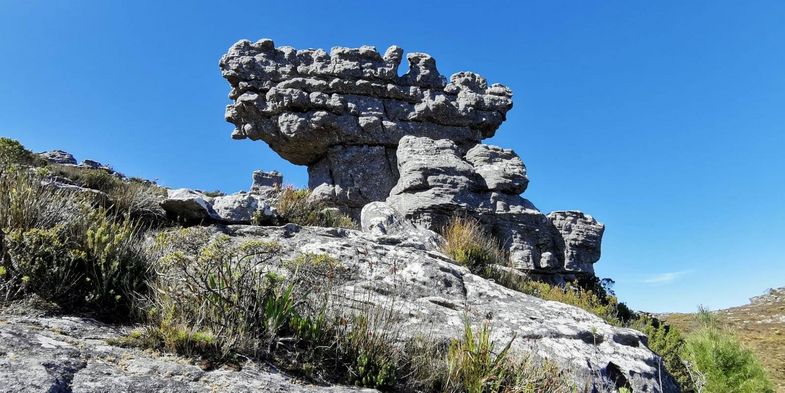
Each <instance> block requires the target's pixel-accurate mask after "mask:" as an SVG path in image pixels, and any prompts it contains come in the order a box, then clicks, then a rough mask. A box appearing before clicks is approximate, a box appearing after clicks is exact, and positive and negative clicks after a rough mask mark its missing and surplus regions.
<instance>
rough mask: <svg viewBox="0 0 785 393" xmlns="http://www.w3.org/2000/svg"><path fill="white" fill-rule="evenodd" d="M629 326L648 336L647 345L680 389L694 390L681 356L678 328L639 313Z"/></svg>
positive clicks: (682, 347) (686, 392) (681, 339)
mask: <svg viewBox="0 0 785 393" xmlns="http://www.w3.org/2000/svg"><path fill="white" fill-rule="evenodd" d="M630 327H631V328H633V329H636V330H640V331H641V332H643V334H645V335H646V336H647V337H648V345H647V346H648V347H649V349H651V350H652V351H654V352H656V353H657V354H658V355H660V356H661V357H662V363H663V366H664V367H665V369H666V370H668V372H669V373H670V374H671V375H672V376H673V378H674V379H675V380H676V383H677V384H678V385H679V386H680V387H681V391H682V392H684V393H689V392H694V391H695V384H694V383H693V381H692V377H691V376H690V373H689V370H688V369H687V366H686V365H685V364H684V360H683V359H682V357H681V356H682V353H683V351H684V339H683V338H682V335H681V332H680V331H679V329H678V328H676V327H675V326H670V325H666V324H665V323H663V322H661V321H660V320H658V319H656V318H653V317H651V316H649V315H641V316H640V318H638V319H637V320H635V321H632V322H631V323H630Z"/></svg>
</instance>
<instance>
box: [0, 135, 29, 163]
mask: <svg viewBox="0 0 785 393" xmlns="http://www.w3.org/2000/svg"><path fill="white" fill-rule="evenodd" d="M35 162H36V156H35V155H34V154H33V153H32V152H31V151H30V150H27V149H26V148H25V147H24V146H22V144H21V143H19V142H18V141H16V140H13V139H11V138H4V137H0V164H6V165H7V164H19V165H32V164H33V163H35Z"/></svg>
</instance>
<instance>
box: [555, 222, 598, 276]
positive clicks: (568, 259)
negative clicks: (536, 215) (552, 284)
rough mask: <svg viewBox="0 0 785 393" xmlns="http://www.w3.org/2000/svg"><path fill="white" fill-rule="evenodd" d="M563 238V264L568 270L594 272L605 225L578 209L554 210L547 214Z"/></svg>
mask: <svg viewBox="0 0 785 393" xmlns="http://www.w3.org/2000/svg"><path fill="white" fill-rule="evenodd" d="M548 219H550V220H551V222H552V223H553V225H554V226H556V229H558V230H559V233H561V236H562V239H564V265H565V269H566V270H569V271H580V272H591V273H594V263H595V262H597V261H599V260H600V245H601V243H602V234H603V233H604V232H605V225H603V224H600V223H599V222H597V220H595V219H594V218H593V217H592V216H590V215H587V214H584V213H582V212H579V211H574V210H570V211H555V212H551V213H549V214H548Z"/></svg>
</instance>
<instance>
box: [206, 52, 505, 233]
mask: <svg viewBox="0 0 785 393" xmlns="http://www.w3.org/2000/svg"><path fill="white" fill-rule="evenodd" d="M402 56H403V50H402V49H401V48H399V47H396V46H393V47H390V48H389V49H387V51H386V52H385V53H384V55H381V54H380V53H379V52H377V51H376V49H374V48H373V47H368V46H364V47H361V48H354V49H353V48H333V49H332V50H331V51H330V53H329V54H328V53H327V52H325V51H324V50H321V49H307V50H295V49H294V48H290V47H278V48H276V47H275V45H274V44H273V41H271V40H260V41H257V42H255V43H251V42H250V41H247V40H243V41H240V42H238V43H236V44H234V45H233V46H232V47H231V48H230V49H229V52H228V53H227V54H226V55H224V56H223V58H222V59H221V62H220V66H221V71H222V73H223V76H224V78H226V80H227V81H229V83H230V84H231V86H232V90H231V93H230V94H229V97H230V98H231V99H233V100H234V104H232V105H229V106H228V107H227V110H226V119H227V120H228V121H230V122H232V123H234V124H235V126H236V128H235V130H234V132H233V134H232V136H233V137H234V138H237V139H242V138H251V139H253V140H258V139H261V140H263V141H265V142H266V143H267V144H268V145H270V147H271V148H272V149H273V150H274V151H276V152H277V153H278V154H280V155H281V156H282V157H283V158H285V159H287V160H289V161H291V162H292V163H295V164H300V165H308V173H309V187H310V188H312V189H316V195H317V196H319V197H321V198H323V199H326V200H330V201H332V202H333V204H335V205H336V206H340V207H341V208H342V209H343V210H345V211H347V212H349V213H351V214H352V215H353V216H355V217H359V212H360V209H362V207H363V206H364V205H365V204H366V203H368V202H372V201H379V200H383V199H385V198H386V197H387V194H388V193H389V191H390V189H392V187H393V186H394V185H395V182H396V180H397V177H398V174H397V172H396V169H395V167H396V164H395V149H396V146H397V145H398V141H399V140H400V138H401V137H403V136H404V135H418V136H428V137H431V138H436V139H442V138H446V139H450V140H453V141H455V142H456V143H458V144H459V145H461V146H464V147H466V148H469V147H471V146H473V145H474V144H476V143H477V142H479V141H480V140H482V139H483V138H487V137H490V136H493V134H494V133H495V131H496V129H497V128H498V127H499V125H500V124H501V123H502V121H504V119H505V114H506V113H507V111H508V110H510V108H512V98H511V97H512V92H511V91H510V89H508V88H506V87H505V86H502V85H491V86H488V83H487V82H486V80H485V79H484V78H482V77H481V76H479V75H477V74H474V73H470V72H462V73H457V74H455V75H453V76H452V77H451V78H450V81H449V83H448V82H447V81H446V79H445V78H444V77H443V76H442V75H441V74H440V73H439V71H438V70H437V69H436V61H435V60H434V59H433V58H432V57H431V56H429V55H427V54H425V53H410V54H409V55H408V56H407V60H408V62H409V71H408V72H407V73H406V74H405V75H403V76H399V75H398V66H399V65H400V62H401V59H402Z"/></svg>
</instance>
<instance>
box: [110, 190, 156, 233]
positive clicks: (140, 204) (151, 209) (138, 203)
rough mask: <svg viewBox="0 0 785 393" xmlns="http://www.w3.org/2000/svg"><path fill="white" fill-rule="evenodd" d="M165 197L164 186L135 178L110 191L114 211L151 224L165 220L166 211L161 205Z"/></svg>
mask: <svg viewBox="0 0 785 393" xmlns="http://www.w3.org/2000/svg"><path fill="white" fill-rule="evenodd" d="M165 197H166V191H165V190H164V189H163V188H160V187H158V186H155V185H152V184H148V183H143V182H138V181H134V180H131V181H128V182H124V183H123V184H122V186H120V187H118V188H115V189H113V190H112V191H111V192H110V193H109V198H110V199H111V201H112V202H111V203H112V210H113V211H115V212H117V213H118V214H128V215H130V216H131V217H132V218H134V219H138V220H139V221H141V222H143V223H146V224H151V225H157V224H160V223H162V222H164V221H165V219H166V212H165V211H164V210H163V208H162V207H161V201H163V199H164V198H165Z"/></svg>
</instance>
